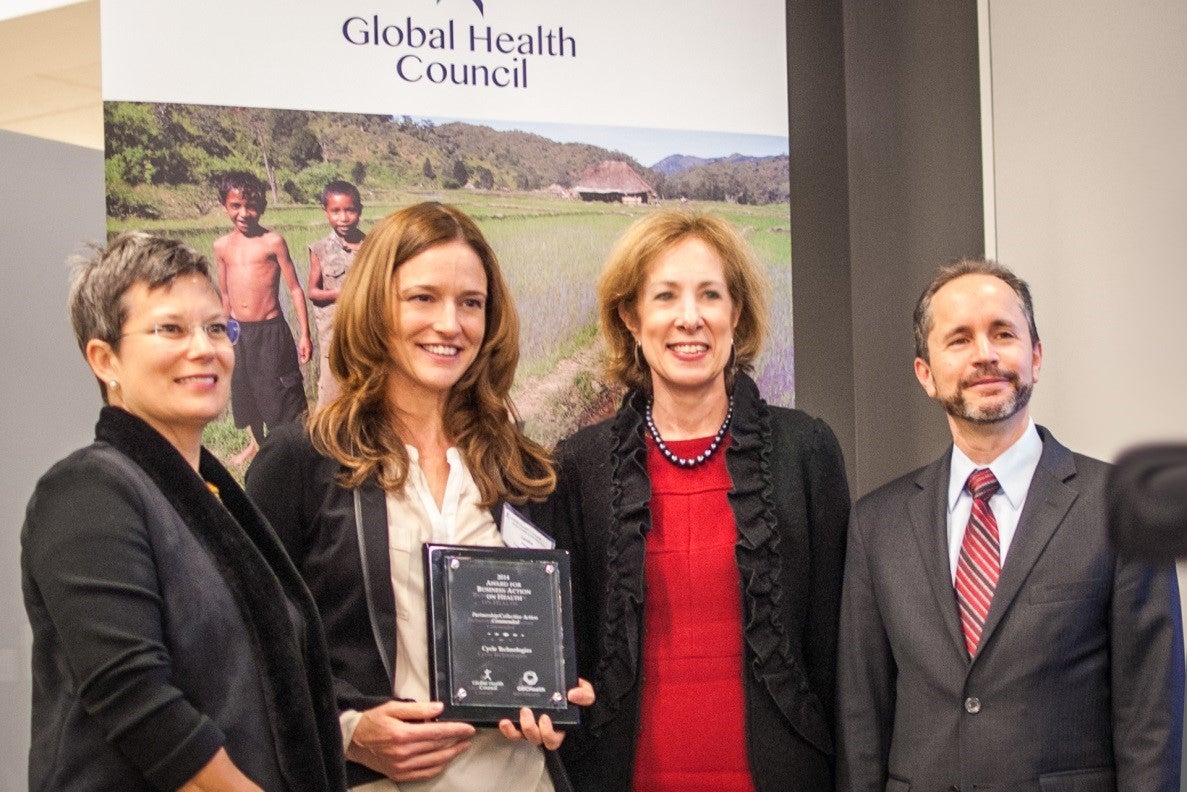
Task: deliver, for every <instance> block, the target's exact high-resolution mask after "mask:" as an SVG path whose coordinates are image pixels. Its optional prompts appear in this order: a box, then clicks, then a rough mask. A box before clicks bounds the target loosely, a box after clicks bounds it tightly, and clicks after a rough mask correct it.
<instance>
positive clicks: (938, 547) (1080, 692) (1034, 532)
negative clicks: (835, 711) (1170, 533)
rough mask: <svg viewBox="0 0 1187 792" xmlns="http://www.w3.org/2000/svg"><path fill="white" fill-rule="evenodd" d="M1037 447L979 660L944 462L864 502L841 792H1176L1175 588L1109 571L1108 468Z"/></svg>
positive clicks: (1164, 577)
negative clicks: (953, 542) (966, 633)
mask: <svg viewBox="0 0 1187 792" xmlns="http://www.w3.org/2000/svg"><path fill="white" fill-rule="evenodd" d="M1039 433H1040V435H1041V436H1042V440H1043V452H1042V456H1041V457H1040V459H1039V464H1038V467H1037V469H1036V470H1035V473H1034V478H1033V479H1032V480H1031V484H1030V489H1029V491H1028V493H1027V497H1026V504H1025V506H1024V507H1023V511H1022V515H1021V517H1020V519H1019V522H1018V529H1017V532H1016V533H1015V535H1014V540H1013V542H1012V544H1011V545H1010V550H1009V553H1008V554H1007V555H1006V561H1005V564H1004V565H1003V567H1002V572H1001V579H1000V580H999V581H998V585H997V590H996V592H995V594H994V597H993V603H992V605H991V606H990V609H989V615H988V618H987V619H986V621H985V628H984V631H983V632H982V634H981V641H980V645H979V647H978V649H977V653H976V655H975V656H974V657H973V658H972V659H970V658H969V656H968V653H967V651H966V650H965V646H964V639H963V637H962V635H961V629H960V624H959V619H958V616H957V605H956V595H955V593H954V592H953V587H952V577H951V567H950V561H949V556H948V541H947V530H946V528H947V516H946V515H947V497H948V479H949V470H950V465H951V454H950V453H949V454H945V455H944V456H943V457H941V458H940V459H938V460H937V461H935V462H933V463H932V464H930V465H927V466H926V467H923V468H920V469H919V470H917V471H915V472H914V473H911V474H909V475H906V476H903V477H902V478H900V479H898V480H897V481H893V482H891V483H889V484H887V485H885V486H883V487H881V488H880V489H878V490H875V491H874V492H872V493H871V494H869V495H867V496H866V497H864V498H862V499H861V500H860V501H859V502H858V504H857V506H856V508H855V510H854V515H855V516H854V518H853V524H852V527H851V534H850V540H849V558H848V565H847V567H846V571H845V595H844V606H843V610H842V618H841V656H840V670H839V685H840V711H839V715H838V719H839V734H840V768H839V770H840V772H839V781H840V784H839V786H840V788H841V789H843V790H854V791H856V790H861V792H874V791H875V790H877V791H878V792H882V790H896V791H897V790H904V791H905V790H908V789H928V790H931V789H949V788H955V787H959V788H961V789H965V790H970V789H993V790H1008V791H1009V792H1073V791H1074V792H1080V791H1081V790H1083V792H1114V790H1123V791H1124V792H1178V789H1179V772H1180V770H1179V755H1180V751H1181V745H1182V739H1183V735H1182V715H1183V636H1182V628H1181V623H1180V620H1179V599H1178V587H1177V584H1176V579H1175V573H1174V570H1173V569H1172V568H1168V567H1152V566H1147V565H1145V564H1142V563H1137V562H1132V561H1127V560H1125V559H1122V558H1119V557H1118V556H1117V555H1116V554H1115V553H1114V551H1113V548H1112V546H1111V545H1110V543H1109V540H1108V535H1107V532H1106V529H1105V518H1106V514H1107V510H1106V508H1105V498H1104V494H1105V480H1106V474H1107V471H1108V466H1107V465H1105V464H1104V463H1102V462H1099V461H1097V460H1095V459H1090V458H1088V457H1085V456H1080V455H1079V454H1073V453H1072V452H1071V451H1069V450H1068V449H1067V448H1065V447H1063V446H1062V445H1060V444H1059V443H1058V442H1057V441H1056V440H1055V438H1053V437H1052V436H1051V435H1050V433H1049V432H1047V431H1046V430H1045V429H1042V428H1040V429H1039Z"/></svg>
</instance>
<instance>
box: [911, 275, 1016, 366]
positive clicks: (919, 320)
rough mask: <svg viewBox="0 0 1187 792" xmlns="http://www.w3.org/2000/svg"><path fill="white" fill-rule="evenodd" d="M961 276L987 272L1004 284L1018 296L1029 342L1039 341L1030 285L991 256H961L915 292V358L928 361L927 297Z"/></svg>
mask: <svg viewBox="0 0 1187 792" xmlns="http://www.w3.org/2000/svg"><path fill="white" fill-rule="evenodd" d="M965 275H989V276H990V277H993V278H997V279H998V280H1000V281H1002V282H1003V283H1005V284H1006V285H1007V286H1009V287H1010V288H1011V289H1013V290H1014V293H1015V294H1016V295H1018V301H1019V302H1020V303H1022V313H1023V314H1024V315H1025V316H1026V324H1027V327H1028V329H1029V330H1030V343H1031V344H1032V345H1034V344H1037V343H1039V328H1038V327H1037V326H1036V325H1035V307H1034V300H1032V299H1031V296H1030V286H1028V285H1027V284H1026V281H1024V280H1022V278H1019V277H1018V276H1017V275H1015V274H1014V273H1013V271H1011V270H1010V269H1009V268H1008V267H1003V266H1002V265H1001V264H998V263H997V262H996V261H994V260H993V259H983V258H961V259H955V260H953V261H950V262H948V263H947V264H945V265H944V266H942V267H940V269H939V270H937V271H936V276H935V277H934V278H932V281H931V283H929V284H928V286H927V288H926V289H924V290H923V294H921V295H919V302H917V303H916V304H915V357H917V358H922V359H923V360H924V361H929V358H928V349H927V334H928V333H930V332H931V325H932V317H931V300H932V298H933V297H935V296H936V292H938V291H939V290H940V289H942V288H943V287H944V286H946V285H947V284H949V283H951V282H952V281H954V280H956V279H957V278H960V277H963V276H965Z"/></svg>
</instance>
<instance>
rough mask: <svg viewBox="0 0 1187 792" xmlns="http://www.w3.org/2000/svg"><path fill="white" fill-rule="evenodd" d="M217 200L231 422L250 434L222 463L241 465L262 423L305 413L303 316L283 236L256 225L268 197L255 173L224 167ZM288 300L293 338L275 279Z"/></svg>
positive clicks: (305, 329) (216, 243)
mask: <svg viewBox="0 0 1187 792" xmlns="http://www.w3.org/2000/svg"><path fill="white" fill-rule="evenodd" d="M218 197H219V200H220V201H221V202H222V205H223V208H224V209H225V210H226V212H227V217H229V218H231V222H232V223H233V224H234V226H235V228H234V229H233V230H232V231H231V232H230V233H228V234H224V235H223V236H221V237H219V238H218V239H216V240H215V241H214V260H215V263H216V264H217V265H218V283H219V288H220V290H221V291H222V297H223V310H224V311H226V312H227V315H228V316H232V317H234V318H235V319H237V320H238V321H239V326H240V335H239V343H238V344H237V345H236V348H235V372H234V376H233V377H232V378H231V409H232V411H233V412H234V415H235V425H236V426H238V427H239V428H241V429H242V428H246V429H247V430H248V432H249V433H250V434H251V438H250V440H249V442H248V444H247V447H246V448H244V449H243V450H242V451H240V452H239V453H238V454H236V455H235V456H233V457H231V459H230V460H229V461H230V462H231V463H232V464H235V465H241V464H243V463H245V462H247V461H248V460H249V459H251V458H252V457H253V456H254V455H255V453H256V451H258V450H259V441H260V440H262V439H263V438H264V427H265V426H267V427H268V428H270V429H273V428H276V427H277V426H280V425H281V424H284V423H288V422H289V421H294V420H296V419H297V418H299V417H300V416H301V414H302V413H303V412H305V410H306V408H307V407H308V403H307V402H306V400H305V387H304V379H303V377H302V375H301V365H300V364H302V363H305V362H306V361H308V360H309V356H310V353H311V352H312V350H313V345H312V343H311V342H310V340H309V317H308V315H307V313H306V310H305V292H304V291H303V290H302V289H301V283H300V281H298V280H297V270H296V268H295V267H294V266H293V260H292V259H291V258H290V257H289V248H288V244H287V243H286V242H285V241H284V237H282V236H281V235H280V234H278V233H276V232H275V231H269V230H268V229H267V228H264V227H263V226H261V225H260V217H261V216H262V215H263V214H264V209H265V208H266V207H267V205H268V201H267V199H266V198H265V195H264V185H263V183H261V182H260V180H259V179H257V178H256V177H255V176H253V175H251V174H250V173H245V172H242V171H232V172H230V173H228V174H226V175H225V176H223V178H222V180H221V182H220V183H219V188H218ZM282 277H283V278H284V285H285V287H286V288H288V290H289V296H290V297H291V298H292V302H293V309H294V310H295V311H296V314H297V322H298V323H299V324H300V326H301V338H300V340H299V341H298V342H297V343H296V346H295V347H294V345H293V334H292V331H290V330H289V326H288V322H287V321H286V320H285V318H284V314H283V313H282V312H281V310H280V279H281V278H282Z"/></svg>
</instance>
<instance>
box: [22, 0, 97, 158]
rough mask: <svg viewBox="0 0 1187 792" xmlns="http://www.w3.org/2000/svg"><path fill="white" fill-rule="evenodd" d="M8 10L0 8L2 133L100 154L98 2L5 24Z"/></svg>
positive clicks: (27, 5) (24, 5) (26, 4)
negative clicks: (70, 145) (86, 149)
mask: <svg viewBox="0 0 1187 792" xmlns="http://www.w3.org/2000/svg"><path fill="white" fill-rule="evenodd" d="M47 4H48V3H47V2H44V0H43V1H42V2H40V3H32V4H30V2H28V0H24V1H23V2H17V3H13V6H20V9H18V10H24V9H26V8H30V7H31V8H37V7H38V6H39V5H40V6H45V5H47ZM6 5H7V4H4V3H0V129H6V130H9V131H11V132H19V133H21V134H24V135H33V136H36V137H43V138H49V139H50V140H58V141H61V142H63V143H72V144H74V145H77V146H86V147H88V148H95V149H101V148H103V100H102V87H101V82H100V79H99V0H88V2H84V3H73V4H70V5H65V6H61V7H59V8H53V9H51V10H48V11H36V12H35V13H26V14H23V15H21V16H10V18H6V19H5V18H4V17H5V16H9V14H7V13H5V12H6V11H9V10H10V9H9V8H6V7H5V6H6Z"/></svg>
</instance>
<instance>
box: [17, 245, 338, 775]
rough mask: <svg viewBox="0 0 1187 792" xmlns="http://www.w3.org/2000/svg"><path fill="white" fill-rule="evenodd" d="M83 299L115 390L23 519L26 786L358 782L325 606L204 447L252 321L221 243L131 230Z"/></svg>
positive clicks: (95, 364)
mask: <svg viewBox="0 0 1187 792" xmlns="http://www.w3.org/2000/svg"><path fill="white" fill-rule="evenodd" d="M69 308H70V318H71V322H72V324H73V326H74V333H75V336H76V338H77V340H78V345H79V348H80V349H81V350H82V353H83V356H84V357H85V359H86V361H87V364H88V365H89V366H90V368H91V371H92V372H93V373H94V375H95V377H96V379H97V380H98V381H99V387H100V392H101V393H102V395H103V401H104V403H105V404H106V405H107V406H105V407H103V409H102V410H101V411H100V413H99V422H98V424H97V425H96V427H95V442H94V443H93V444H91V445H90V446H87V447H86V448H83V449H80V450H78V451H76V452H74V453H73V454H71V455H70V456H68V457H66V458H65V459H63V460H62V461H61V462H58V463H57V464H56V465H54V466H53V467H52V468H50V470H49V471H48V472H47V473H46V474H45V475H44V476H42V478H41V480H40V481H39V482H38V483H37V488H36V490H35V491H34V493H33V497H32V498H31V499H30V501H29V505H28V509H27V511H26V518H25V525H24V527H23V529H22V532H21V545H22V551H21V574H22V583H23V588H24V596H25V608H26V610H27V611H28V614H29V621H30V624H31V625H32V628H33V662H32V665H33V728H32V746H31V749H30V752H29V788H30V789H36V790H96V791H97V790H114V789H119V790H149V789H183V790H259V789H268V790H294V791H295V790H308V791H309V792H324V791H326V790H341V789H343V788H344V787H345V779H344V768H343V763H342V762H343V760H342V755H341V746H340V743H339V738H338V730H337V719H336V709H335V706H334V698H333V690H332V683H331V681H330V673H329V665H328V661H327V658H326V651H325V646H324V641H323V639H322V637H321V626H320V622H319V619H318V615H317V609H316V607H315V606H314V604H313V601H312V599H311V598H310V596H309V592H308V590H307V589H306V588H305V586H304V585H303V584H302V583H301V580H300V577H299V576H298V575H297V572H296V570H295V569H294V568H293V566H292V564H291V562H290V561H289V560H288V557H287V556H286V555H285V553H284V550H283V548H282V546H281V544H280V542H279V541H278V540H277V539H276V537H275V535H274V534H273V532H272V530H271V528H270V527H269V526H268V523H267V522H266V521H265V520H264V518H263V517H262V516H261V515H260V513H259V512H258V511H256V509H255V508H254V507H253V506H252V505H251V503H250V501H248V500H247V497H246V495H244V493H243V490H242V489H241V488H240V487H239V485H238V484H237V483H236V482H235V480H234V479H233V478H232V477H231V475H230V474H229V473H228V472H227V471H226V469H224V468H223V466H222V465H221V464H219V462H218V461H217V460H216V459H215V458H214V456H213V455H211V454H210V453H209V452H207V451H206V450H205V449H203V448H202V445H201V442H202V430H203V428H204V427H205V426H206V424H207V423H209V422H210V421H211V420H213V419H215V418H216V417H218V416H219V415H220V414H221V413H222V412H223V410H224V409H225V407H226V404H227V399H228V395H229V393H230V380H231V371H232V368H233V366H234V361H235V351H234V348H233V346H232V345H233V344H234V342H235V340H236V338H237V335H238V332H237V330H238V328H237V326H236V325H235V323H234V320H231V319H228V318H227V316H226V314H225V313H224V312H223V308H222V301H221V299H220V298H219V293H218V289H217V287H216V286H215V284H214V282H213V281H212V280H211V277H210V274H209V267H208V264H207V262H206V259H204V258H203V257H202V256H200V255H198V254H197V253H196V252H195V251H193V250H191V249H190V248H188V247H186V246H185V245H182V244H181V243H179V242H176V241H173V240H169V239H164V238H161V237H154V236H150V235H148V234H143V233H137V232H129V233H123V234H120V235H118V236H116V237H115V238H114V239H112V241H111V243H110V244H109V245H108V246H107V247H106V248H105V249H98V250H96V251H95V253H94V255H92V256H90V257H88V258H85V259H82V260H80V261H79V263H78V266H77V269H76V272H75V277H74V282H73V286H72V288H71V292H70V305H69Z"/></svg>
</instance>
